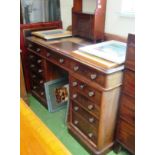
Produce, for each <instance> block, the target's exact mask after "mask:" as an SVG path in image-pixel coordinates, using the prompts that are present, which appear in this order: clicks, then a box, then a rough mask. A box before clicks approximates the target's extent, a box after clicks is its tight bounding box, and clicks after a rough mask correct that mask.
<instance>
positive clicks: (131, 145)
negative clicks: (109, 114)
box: [117, 119, 135, 152]
mask: <svg viewBox="0 0 155 155" xmlns="http://www.w3.org/2000/svg"><path fill="white" fill-rule="evenodd" d="M117 138H118V140H119V141H120V142H121V143H123V144H124V145H125V146H126V147H127V148H128V149H129V150H131V151H132V152H134V150H135V129H134V126H132V125H129V124H128V123H126V122H125V121H123V120H121V119H120V120H119V123H118V129H117Z"/></svg>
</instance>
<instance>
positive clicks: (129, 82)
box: [116, 34, 135, 154]
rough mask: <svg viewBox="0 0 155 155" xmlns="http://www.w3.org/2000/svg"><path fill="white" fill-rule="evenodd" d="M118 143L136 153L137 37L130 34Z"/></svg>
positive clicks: (118, 123)
mask: <svg viewBox="0 0 155 155" xmlns="http://www.w3.org/2000/svg"><path fill="white" fill-rule="evenodd" d="M116 141H117V142H118V143H119V144H121V145H122V146H124V147H125V148H126V149H127V150H129V151H130V152H131V153H133V154H134V152H135V35H132V34H129V36H128V43H127V56H126V62H125V71H124V78H123V88H122V93H121V98H120V108H119V115H118V122H117V132H116Z"/></svg>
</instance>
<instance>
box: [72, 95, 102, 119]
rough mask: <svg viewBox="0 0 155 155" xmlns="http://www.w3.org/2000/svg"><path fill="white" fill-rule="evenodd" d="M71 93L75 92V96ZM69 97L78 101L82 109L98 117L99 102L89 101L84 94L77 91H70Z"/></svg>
mask: <svg viewBox="0 0 155 155" xmlns="http://www.w3.org/2000/svg"><path fill="white" fill-rule="evenodd" d="M73 94H77V97H76V98H74V97H73ZM70 98H71V99H72V100H73V101H74V102H76V103H78V104H79V105H80V106H81V107H82V108H83V109H85V110H86V111H87V112H89V113H90V114H91V115H93V116H95V117H96V118H99V112H100V108H99V104H100V103H96V102H91V101H90V100H88V99H87V98H86V97H85V96H83V95H81V94H79V93H75V92H70Z"/></svg>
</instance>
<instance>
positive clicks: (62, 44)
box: [26, 36, 124, 73]
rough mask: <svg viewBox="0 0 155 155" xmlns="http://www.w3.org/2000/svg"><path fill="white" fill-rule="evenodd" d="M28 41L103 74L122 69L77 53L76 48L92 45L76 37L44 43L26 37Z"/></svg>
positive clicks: (116, 65)
mask: <svg viewBox="0 0 155 155" xmlns="http://www.w3.org/2000/svg"><path fill="white" fill-rule="evenodd" d="M26 39H27V40H29V41H32V42H34V43H37V44H39V45H41V46H43V47H46V48H48V49H51V50H53V51H56V52H58V53H60V54H63V55H65V56H67V57H69V58H71V59H74V60H76V61H79V62H81V63H83V64H86V65H89V66H90V67H91V66H92V67H94V68H96V69H98V70H100V71H103V72H105V73H112V72H115V71H118V70H122V69H124V65H123V64H121V65H119V64H116V63H113V62H110V61H107V60H104V59H100V58H97V57H93V56H90V55H87V54H84V53H81V52H79V51H78V48H79V47H81V46H85V45H90V44H92V43H91V42H89V41H88V40H85V39H82V38H78V37H68V38H61V39H57V40H50V41H46V40H43V39H40V38H38V37H35V36H31V37H27V38H26Z"/></svg>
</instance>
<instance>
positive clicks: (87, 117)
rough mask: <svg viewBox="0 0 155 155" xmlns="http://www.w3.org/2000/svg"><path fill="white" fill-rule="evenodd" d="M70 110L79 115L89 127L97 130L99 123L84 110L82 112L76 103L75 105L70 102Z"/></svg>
mask: <svg viewBox="0 0 155 155" xmlns="http://www.w3.org/2000/svg"><path fill="white" fill-rule="evenodd" d="M71 104H72V105H71V106H72V110H73V111H74V112H75V113H77V114H79V115H81V117H82V118H83V119H84V120H86V121H87V122H88V123H89V124H90V125H91V126H93V127H94V128H96V129H98V126H99V121H98V119H96V118H95V117H94V116H92V115H91V114H90V113H88V112H87V111H86V110H84V109H83V108H82V107H81V106H80V105H79V104H78V103H75V102H73V101H71Z"/></svg>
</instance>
